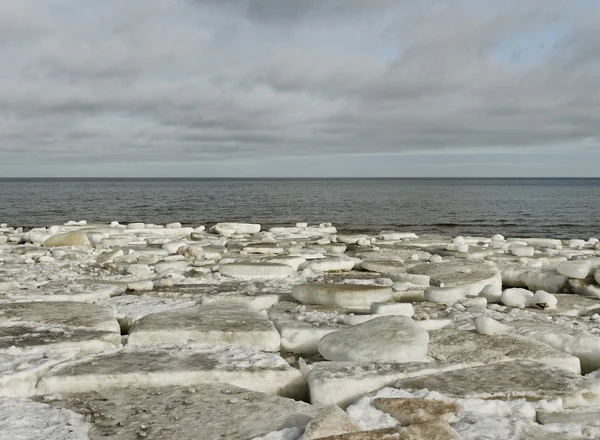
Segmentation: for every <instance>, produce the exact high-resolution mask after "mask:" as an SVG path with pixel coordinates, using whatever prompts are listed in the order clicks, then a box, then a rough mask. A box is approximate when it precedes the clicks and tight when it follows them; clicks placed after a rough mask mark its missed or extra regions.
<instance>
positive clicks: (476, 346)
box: [428, 317, 581, 374]
mask: <svg viewBox="0 0 600 440" xmlns="http://www.w3.org/2000/svg"><path fill="white" fill-rule="evenodd" d="M482 319H485V318H484V317H480V318H478V324H479V325H478V326H477V328H478V330H479V329H481V330H482V331H485V332H486V333H488V334H478V333H473V332H467V331H459V330H456V329H450V330H448V329H442V330H438V331H432V332H430V333H429V351H428V356H429V357H430V358H432V359H434V360H436V361H439V362H452V363H459V362H462V363H470V364H473V363H481V364H492V363H496V362H506V361H513V360H531V361H536V362H540V363H543V364H546V365H551V366H556V367H562V368H565V369H567V370H570V371H572V372H574V373H577V374H579V373H581V367H580V364H579V359H578V358H577V357H575V356H572V355H570V354H568V353H565V352H564V351H560V350H556V349H554V348H552V347H550V346H548V345H546V344H544V343H542V342H538V341H535V340H532V339H528V338H525V337H522V336H518V335H514V334H506V333H507V332H511V331H512V328H511V327H510V326H507V325H503V324H501V323H499V322H496V321H494V320H491V321H493V323H490V322H488V323H487V325H486V326H485V328H483V326H482V325H481V324H483V323H482V321H481V320H482ZM488 319H489V318H488ZM484 322H485V321H484ZM491 333H494V334H491Z"/></svg>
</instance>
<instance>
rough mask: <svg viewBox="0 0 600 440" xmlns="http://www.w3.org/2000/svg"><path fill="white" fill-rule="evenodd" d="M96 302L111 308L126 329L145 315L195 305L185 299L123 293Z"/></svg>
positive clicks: (193, 302)
mask: <svg viewBox="0 0 600 440" xmlns="http://www.w3.org/2000/svg"><path fill="white" fill-rule="evenodd" d="M98 304H99V305H103V306H107V307H110V308H112V310H113V312H114V314H115V316H116V318H117V319H118V320H119V323H120V324H121V327H122V328H123V329H124V330H128V329H129V328H130V327H131V326H132V325H133V324H134V323H135V322H137V321H139V320H140V319H141V318H143V317H144V316H146V315H151V314H154V313H162V312H167V311H171V310H178V309H184V308H187V307H192V306H195V305H196V302H195V301H190V300H185V299H175V298H156V297H152V296H149V295H140V296H137V295H123V296H115V297H112V298H109V299H107V300H104V301H100V302H99V303H98Z"/></svg>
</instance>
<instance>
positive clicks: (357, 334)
mask: <svg viewBox="0 0 600 440" xmlns="http://www.w3.org/2000/svg"><path fill="white" fill-rule="evenodd" d="M428 341H429V335H428V333H427V331H425V330H424V329H423V328H422V327H420V326H419V325H418V324H416V323H415V322H414V321H413V320H412V319H411V318H409V317H407V316H382V317H380V318H375V319H371V320H369V321H367V322H365V323H363V324H359V325H355V326H352V327H349V328H346V329H342V330H338V331H337V332H334V333H330V334H328V335H326V336H324V337H323V339H321V341H320V342H319V345H318V349H319V353H321V354H322V355H323V357H324V358H325V359H329V360H330V361H340V362H346V361H349V362H420V361H424V360H425V356H426V355H427V343H428Z"/></svg>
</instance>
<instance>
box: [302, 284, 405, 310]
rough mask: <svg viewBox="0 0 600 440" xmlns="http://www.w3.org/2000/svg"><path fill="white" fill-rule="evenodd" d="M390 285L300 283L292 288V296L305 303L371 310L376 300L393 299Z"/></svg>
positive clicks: (385, 300) (386, 300)
mask: <svg viewBox="0 0 600 440" xmlns="http://www.w3.org/2000/svg"><path fill="white" fill-rule="evenodd" d="M392 294H393V291H392V289H391V288H390V287H384V286H372V285H359V284H329V283H324V284H319V283H311V284H298V285H295V286H294V287H293V288H292V296H293V297H294V298H295V299H296V300H298V301H300V302H301V303H304V304H321V305H325V306H338V307H346V308H349V309H359V310H369V308H370V307H371V304H372V303H374V302H388V301H391V300H392Z"/></svg>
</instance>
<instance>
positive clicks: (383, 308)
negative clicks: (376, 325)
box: [371, 302, 415, 316]
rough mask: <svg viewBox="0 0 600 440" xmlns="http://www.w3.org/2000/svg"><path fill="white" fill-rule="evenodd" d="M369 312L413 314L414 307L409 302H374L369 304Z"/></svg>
mask: <svg viewBox="0 0 600 440" xmlns="http://www.w3.org/2000/svg"><path fill="white" fill-rule="evenodd" d="M371 313H372V314H374V315H386V316H388V315H396V316H413V315H414V314H415V309H414V307H413V305H412V304H410V303H396V302H376V303H373V304H371Z"/></svg>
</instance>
